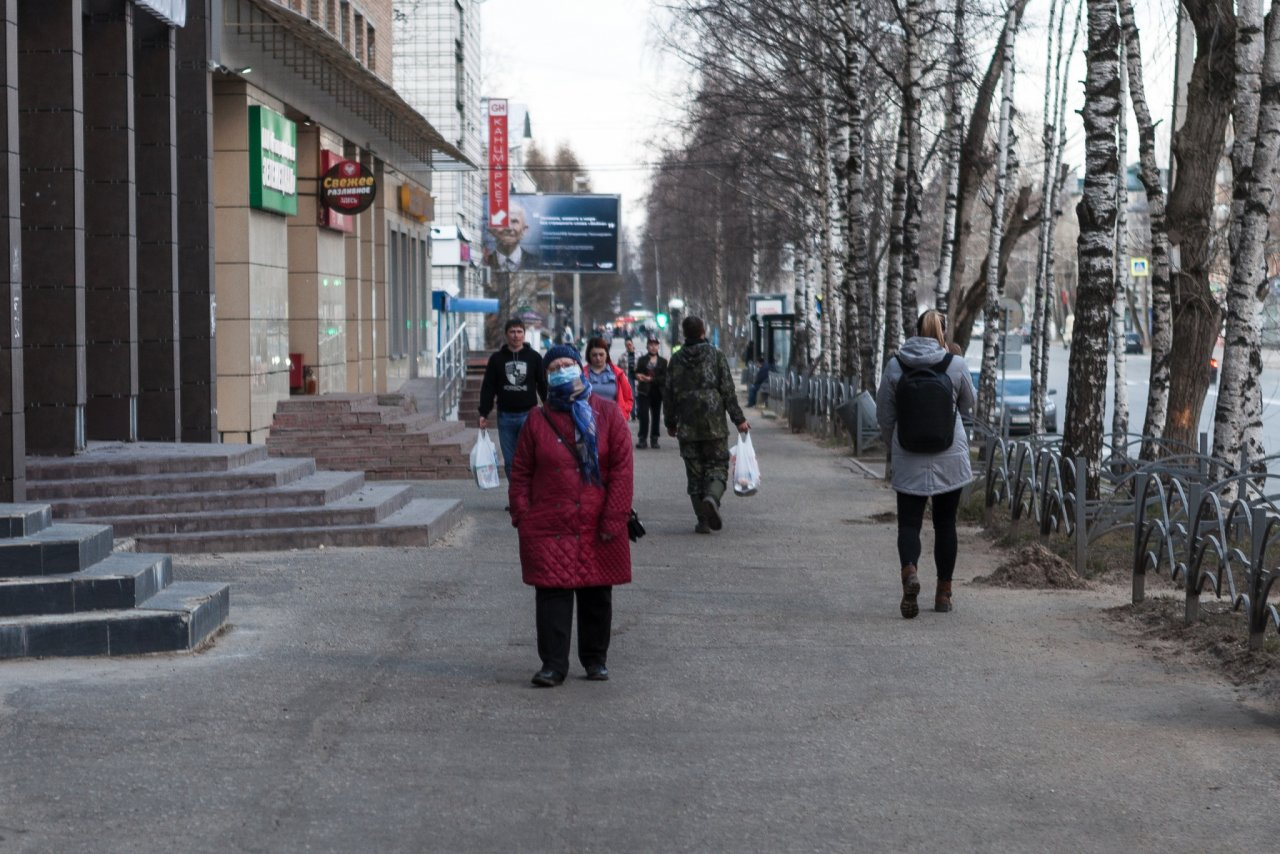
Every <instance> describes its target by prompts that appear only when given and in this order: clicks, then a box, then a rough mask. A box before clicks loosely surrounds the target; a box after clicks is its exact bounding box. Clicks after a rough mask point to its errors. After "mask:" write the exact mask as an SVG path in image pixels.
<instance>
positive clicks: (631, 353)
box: [618, 333, 637, 421]
mask: <svg viewBox="0 0 1280 854" xmlns="http://www.w3.org/2000/svg"><path fill="white" fill-rule="evenodd" d="M622 346H623V347H624V348H626V349H625V350H624V351H623V353H622V358H621V359H619V360H618V367H620V368H622V369H623V370H624V371H626V373H627V382H629V383H631V390H632V391H635V388H636V342H635V341H632V340H631V335H630V333H628V334H627V340H626V343H624V344H623V345H622ZM636 417H637V413H636V410H635V408H634V407H633V408H632V410H631V420H632V421H635V420H636Z"/></svg>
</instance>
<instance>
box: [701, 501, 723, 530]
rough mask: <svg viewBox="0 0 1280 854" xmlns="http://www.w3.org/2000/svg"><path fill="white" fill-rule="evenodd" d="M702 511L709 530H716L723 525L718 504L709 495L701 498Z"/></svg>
mask: <svg viewBox="0 0 1280 854" xmlns="http://www.w3.org/2000/svg"><path fill="white" fill-rule="evenodd" d="M702 513H703V518H705V519H706V520H707V526H708V527H709V528H711V530H713V531H718V530H720V528H721V527H723V525H724V523H723V522H721V521H720V505H719V504H718V503H716V500H715V499H714V498H712V497H711V496H710V495H708V496H707V497H706V498H704V499H702Z"/></svg>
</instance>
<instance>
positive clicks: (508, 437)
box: [479, 317, 547, 480]
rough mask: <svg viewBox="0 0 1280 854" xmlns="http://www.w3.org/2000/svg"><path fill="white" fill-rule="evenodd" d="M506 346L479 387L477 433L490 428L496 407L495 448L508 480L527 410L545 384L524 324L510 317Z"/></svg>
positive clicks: (541, 394) (539, 359) (493, 358)
mask: <svg viewBox="0 0 1280 854" xmlns="http://www.w3.org/2000/svg"><path fill="white" fill-rule="evenodd" d="M503 334H505V335H506V338H507V343H506V344H505V345H504V346H503V347H502V348H500V349H499V350H498V351H497V352H496V353H494V354H493V355H492V356H490V357H489V364H488V365H486V366H485V369H484V380H483V381H482V382H481V383H480V406H479V410H480V429H481V430H483V429H485V428H486V427H488V426H489V412H490V411H491V410H492V409H493V405H494V402H495V401H496V402H497V404H498V446H499V447H500V448H501V449H502V469H503V471H504V472H506V475H507V480H511V458H512V457H514V456H515V453H516V439H518V438H519V437H520V428H521V427H523V426H524V421H525V418H526V417H527V416H528V415H529V410H531V409H533V408H534V407H535V406H537V405H538V401H539V400H540V399H541V400H545V399H546V396H547V384H546V380H545V377H544V376H543V372H542V356H541V355H540V354H539V353H538V351H537V350H535V349H533V348H532V347H530V346H529V344H528V343H527V342H526V341H525V340H524V321H523V320H521V319H520V318H518V317H513V318H511V319H510V320H508V321H507V325H506V328H505V330H504V332H503Z"/></svg>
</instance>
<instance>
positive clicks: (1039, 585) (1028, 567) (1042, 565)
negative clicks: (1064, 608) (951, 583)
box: [973, 543, 1092, 590]
mask: <svg viewBox="0 0 1280 854" xmlns="http://www.w3.org/2000/svg"><path fill="white" fill-rule="evenodd" d="M973 583H974V584H988V585H991V586H992V587H1023V588H1034V589H1049V590H1088V589H1089V588H1090V587H1091V586H1092V585H1090V583H1089V582H1088V581H1086V580H1085V579H1083V578H1081V577H1080V576H1079V575H1078V574H1077V573H1076V571H1075V568H1074V567H1072V566H1071V564H1070V563H1068V562H1067V561H1065V560H1063V559H1062V558H1060V557H1058V556H1057V555H1056V554H1054V553H1053V552H1051V551H1049V550H1048V549H1047V548H1045V547H1044V546H1043V545H1042V544H1040V543H1028V544H1027V545H1025V546H1022V547H1021V548H1020V549H1018V550H1017V551H1016V552H1014V553H1013V555H1012V556H1011V557H1010V558H1009V559H1008V560H1006V561H1005V562H1004V563H1002V564H1000V565H999V566H998V567H996V570H995V572H993V573H991V574H990V575H979V576H978V577H977V578H975V579H973Z"/></svg>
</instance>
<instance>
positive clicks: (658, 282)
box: [653, 240, 662, 316]
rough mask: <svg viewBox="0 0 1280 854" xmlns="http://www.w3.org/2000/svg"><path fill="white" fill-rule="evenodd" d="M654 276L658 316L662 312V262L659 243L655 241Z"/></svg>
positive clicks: (654, 310) (655, 305)
mask: <svg viewBox="0 0 1280 854" xmlns="http://www.w3.org/2000/svg"><path fill="white" fill-rule="evenodd" d="M653 276H654V280H655V285H654V292H653V313H654V315H655V316H656V315H657V314H658V313H659V312H661V311H662V262H661V261H660V260H659V258H658V241H656V240H655V241H653Z"/></svg>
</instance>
